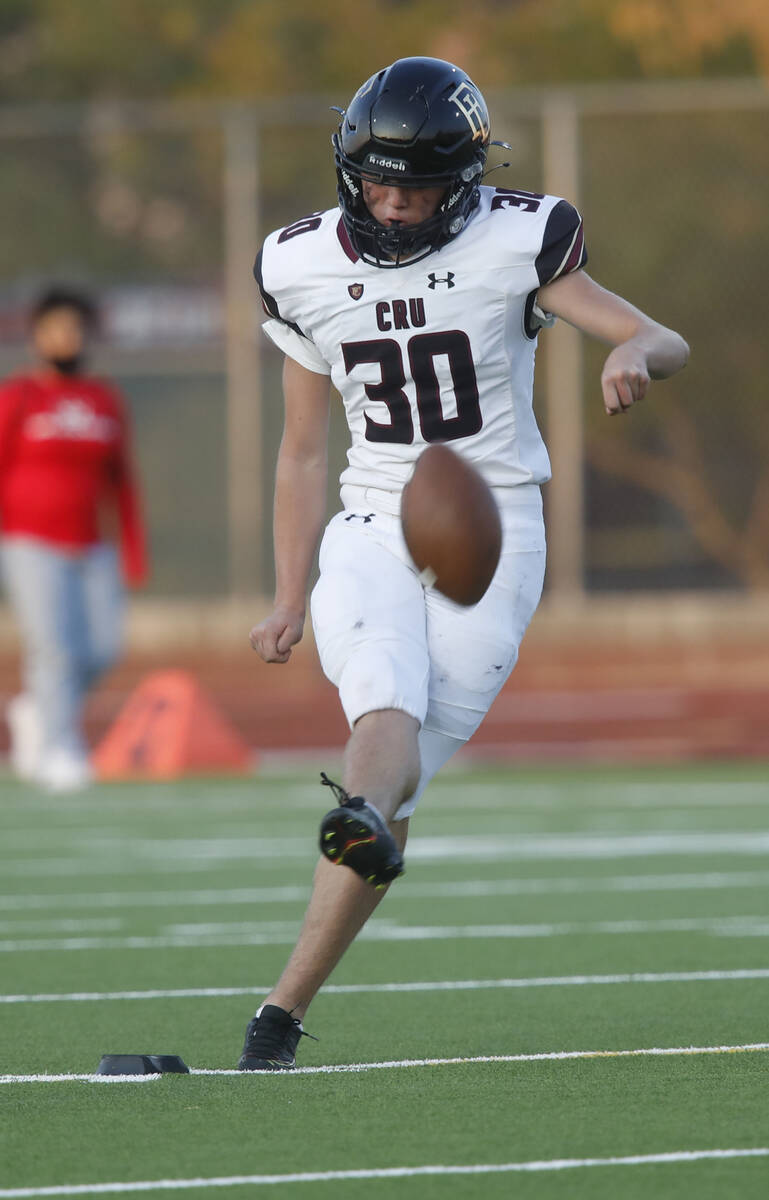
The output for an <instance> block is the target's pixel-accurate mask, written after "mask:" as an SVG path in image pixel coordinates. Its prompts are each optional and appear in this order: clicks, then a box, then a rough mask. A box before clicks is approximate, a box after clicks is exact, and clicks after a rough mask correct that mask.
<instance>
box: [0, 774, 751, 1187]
mask: <svg viewBox="0 0 769 1200" xmlns="http://www.w3.org/2000/svg"><path fill="white" fill-rule="evenodd" d="M325 765H326V766H327V769H329V770H331V764H330V763H329V764H325ZM0 789H1V792H0V794H1V795H2V801H1V802H0V870H1V871H2V886H0V892H1V893H2V895H0V952H1V953H0V969H1V970H2V983H1V984H0V991H1V992H2V993H3V995H2V996H0V1001H2V1005H1V1006H0V1029H1V1030H2V1032H1V1034H0V1073H2V1075H1V1076H0V1078H2V1083H1V1084H0V1104H1V1105H2V1116H0V1139H1V1140H2V1147H1V1149H0V1163H1V1164H2V1166H1V1168H0V1200H2V1198H5V1197H10V1196H22V1195H29V1196H37V1195H45V1194H49V1195H53V1194H55V1195H78V1194H91V1193H95V1194H103V1193H105V1192H106V1193H111V1192H113V1191H115V1192H122V1191H125V1192H127V1193H129V1194H132V1193H134V1192H136V1191H138V1190H139V1189H138V1188H137V1187H136V1186H132V1185H136V1184H137V1182H142V1183H143V1184H144V1186H143V1188H142V1189H141V1190H142V1191H143V1192H145V1193H146V1194H149V1195H152V1194H155V1193H157V1194H158V1195H160V1193H161V1188H160V1186H159V1185H160V1184H161V1183H162V1184H164V1188H167V1187H168V1186H169V1181H185V1180H186V1181H196V1185H195V1187H194V1188H193V1187H191V1186H189V1183H188V1185H187V1186H184V1185H182V1186H181V1187H180V1188H179V1189H178V1194H180V1195H190V1196H192V1195H196V1196H199V1195H201V1193H202V1192H203V1191H209V1192H213V1193H214V1194H216V1195H219V1194H223V1193H224V1194H234V1195H244V1194H246V1195H252V1194H253V1195H263V1194H269V1195H275V1196H276V1198H280V1200H282V1198H284V1197H285V1198H288V1197H305V1198H306V1200H328V1198H330V1197H332V1196H333V1197H335V1198H336V1197H340V1198H341V1200H344V1198H345V1197H349V1198H350V1200H353V1198H356V1197H359V1196H366V1197H369V1196H371V1197H373V1198H374V1200H376V1198H377V1197H385V1196H386V1197H390V1196H397V1197H398V1200H412V1198H417V1197H419V1198H420V1200H422V1198H432V1197H440V1198H441V1200H444V1198H446V1200H455V1198H457V1197H476V1196H478V1197H483V1198H484V1200H486V1198H487V1197H488V1198H489V1200H495V1198H497V1197H503V1196H504V1197H509V1196H512V1195H514V1196H516V1197H520V1198H521V1200H528V1198H529V1197H536V1198H537V1200H540V1198H541V1200H550V1198H551V1197H558V1198H559V1200H560V1198H564V1197H568V1198H569V1200H572V1198H575V1200H580V1198H582V1197H590V1198H591V1200H604V1198H606V1200H608V1198H609V1197H611V1198H612V1200H617V1198H620V1200H635V1198H640V1197H649V1196H652V1195H653V1196H655V1197H663V1198H666V1197H689V1196H696V1197H697V1198H698V1200H709V1198H711V1197H712V1198H714V1200H715V1198H716V1197H717V1198H719V1200H722V1198H724V1197H739V1200H752V1198H753V1197H761V1200H766V1197H767V1195H769V1051H767V1049H766V1044H767V1043H769V766H761V765H750V766H747V765H746V766H739V765H734V766H725V765H724V766H709V767H698V768H680V769H673V770H652V769H646V770H636V771H631V770H619V769H617V770H606V771H601V772H588V771H579V770H576V771H575V770H567V769H563V770H550V771H547V770H528V769H527V770H522V771H519V772H516V771H512V770H491V769H487V770H482V769H476V770H472V771H469V770H462V771H455V772H448V773H446V774H445V775H444V776H443V777H442V778H441V780H439V781H437V782H436V783H434V784H433V786H432V788H431V789H430V792H429V794H428V796H427V797H426V798H425V800H424V802H423V805H422V807H421V809H420V811H419V813H418V814H417V817H416V818H415V819H414V820H413V822H412V839H411V843H410V846H409V850H408V851H407V874H406V875H405V877H404V878H403V879H402V880H399V881H398V882H397V883H396V884H395V885H394V887H393V888H392V891H391V893H390V895H389V896H388V897H387V898H386V899H385V901H384V902H383V904H382V906H381V908H380V909H379V910H378V915H377V916H376V917H375V918H374V920H373V922H372V923H371V924H370V926H369V927H368V929H367V930H366V931H364V935H363V936H362V938H361V939H360V940H359V942H358V943H357V944H356V946H354V947H353V949H352V951H351V952H350V953H349V955H348V956H347V958H346V959H345V960H344V962H343V963H342V964H341V966H340V967H339V969H338V970H337V971H336V973H335V975H334V976H333V978H332V980H331V982H330V985H329V986H328V987H327V988H326V989H325V991H324V992H323V993H321V995H320V996H319V997H318V999H317V1000H316V1002H315V1004H314V1006H313V1008H312V1009H311V1011H310V1014H309V1015H308V1018H307V1020H306V1026H307V1028H308V1030H309V1031H310V1032H311V1033H313V1034H315V1035H316V1036H317V1037H318V1038H319V1041H317V1042H314V1041H310V1040H309V1039H302V1045H301V1046H300V1054H299V1057H300V1063H301V1066H302V1068H304V1070H303V1071H300V1072H297V1073H290V1074H280V1075H266V1076H265V1075H255V1076H249V1075H246V1076H242V1075H240V1076H239V1075H236V1074H230V1073H226V1072H230V1071H232V1068H233V1067H234V1065H235V1063H236V1061H237V1058H238V1055H239V1052H240V1048H241V1043H242V1038H243V1031H244V1028H245V1025H246V1023H247V1021H248V1019H249V1017H250V1016H251V1015H252V1014H253V1011H254V1008H255V1007H256V1005H257V1004H258V1002H259V995H260V994H263V993H264V992H265V991H266V990H267V988H268V987H269V985H270V984H271V983H272V982H273V981H274V979H275V976H276V974H277V973H278V971H279V969H280V967H281V966H282V963H283V961H284V959H285V957H286V955H287V953H288V951H289V949H290V946H291V944H292V942H293V939H294V936H295V934H296V931H297V928H298V922H299V919H300V917H301V914H302V911H303V907H304V901H305V898H306V895H307V883H308V879H309V876H310V874H311V870H312V865H313V861H314V837H315V827H316V824H317V819H318V817H319V816H320V815H321V814H322V812H323V811H324V808H325V806H326V796H325V794H324V792H323V791H322V789H320V787H318V786H317V783H316V776H315V774H314V772H313V771H312V770H310V769H308V770H307V771H302V772H301V773H300V772H295V773H293V774H291V775H285V776H281V775H278V774H272V775H270V776H265V777H262V778H260V779H256V780H254V781H247V782H244V781H236V782H232V781H218V780H217V781H205V782H203V781H197V780H194V781H185V782H184V783H180V784H169V785H152V786H143V787H134V786H127V785H126V786H112V787H99V788H94V789H93V790H91V791H90V792H88V793H83V794H79V795H76V796H71V797H66V798H54V797H48V796H43V795H41V794H38V793H36V792H34V791H31V790H29V789H27V788H24V787H21V786H18V785H16V784H14V783H12V782H10V781H8V780H2V781H0ZM653 1050H656V1051H660V1050H663V1051H672V1052H671V1053H649V1052H650V1051H653ZM616 1051H639V1052H640V1053H635V1054H614V1053H611V1052H616ZM166 1052H168V1053H177V1054H180V1055H182V1057H183V1058H184V1059H185V1060H186V1061H187V1062H188V1063H189V1064H190V1066H191V1067H193V1068H195V1069H197V1070H198V1071H201V1072H211V1073H200V1074H193V1075H192V1076H189V1077H188V1076H176V1077H174V1076H163V1077H154V1078H147V1079H141V1080H135V1081H125V1082H122V1081H117V1080H110V1081H94V1080H93V1079H92V1078H90V1077H89V1076H90V1075H91V1073H92V1072H93V1071H94V1070H95V1068H96V1066H97V1064H98V1062H99V1058H100V1056H101V1055H102V1054H103V1053H166ZM591 1052H609V1053H591ZM436 1060H437V1061H436ZM445 1060H449V1061H445ZM383 1064H386V1065H383ZM344 1065H347V1066H352V1065H354V1066H356V1067H357V1069H356V1070H354V1071H342V1070H335V1071H332V1070H324V1069H323V1068H328V1067H334V1066H336V1067H340V1066H344ZM308 1068H311V1069H310V1070H308ZM40 1075H47V1076H51V1077H52V1078H49V1079H42V1080H41V1079H40V1078H39V1076H40ZM61 1076H76V1077H78V1078H61ZM714 1151H721V1152H724V1153H723V1154H721V1155H714V1154H712V1153H709V1152H714ZM748 1151H758V1152H762V1153H754V1154H750V1153H745V1152H748ZM739 1152H742V1153H739ZM664 1156H670V1157H668V1158H667V1159H666V1158H665V1157H664ZM611 1159H629V1160H631V1161H629V1162H628V1161H626V1162H622V1163H610V1162H607V1161H606V1160H611ZM636 1159H641V1160H642V1161H640V1162H637V1161H632V1160H636ZM649 1159H651V1160H652V1161H648V1160H649ZM563 1160H570V1161H569V1162H568V1163H564V1161H563ZM596 1160H597V1161H596ZM655 1160H656V1161H655ZM426 1168H429V1169H426ZM468 1168H478V1170H476V1171H473V1172H471V1171H469V1170H468ZM275 1176H279V1177H285V1176H288V1177H289V1178H287V1179H286V1178H280V1179H278V1180H277V1181H276V1180H275V1179H274V1177H275ZM297 1176H299V1177H300V1178H296V1177H297ZM243 1177H247V1180H246V1181H245V1182H244V1180H243ZM105 1184H111V1185H121V1184H122V1185H125V1186H124V1187H120V1186H113V1187H111V1188H109V1189H107V1188H106V1187H101V1188H100V1187H99V1185H105ZM83 1185H94V1186H93V1187H92V1188H88V1187H87V1186H86V1187H84V1186H83ZM46 1189H48V1191H46Z"/></svg>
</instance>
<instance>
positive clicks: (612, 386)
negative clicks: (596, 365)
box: [601, 342, 650, 417]
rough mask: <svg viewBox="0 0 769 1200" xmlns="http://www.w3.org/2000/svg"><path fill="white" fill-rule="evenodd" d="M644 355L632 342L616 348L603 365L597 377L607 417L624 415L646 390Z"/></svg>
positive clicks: (647, 384) (646, 371)
mask: <svg viewBox="0 0 769 1200" xmlns="http://www.w3.org/2000/svg"><path fill="white" fill-rule="evenodd" d="M649 382H650V379H649V371H648V369H647V365H646V355H645V354H644V353H643V351H642V350H641V349H639V348H638V347H636V346H634V345H633V344H632V342H626V343H625V344H624V345H621V346H617V347H616V349H614V350H612V352H611V354H610V355H609V357H608V358H607V359H606V362H605V363H604V368H603V372H602V374H601V387H602V389H603V403H604V407H605V409H606V411H607V413H608V414H609V416H610V417H611V416H614V415H615V414H616V413H621V412H627V410H628V409H629V408H630V406H631V405H633V404H635V403H636V401H637V400H643V398H644V396H645V395H646V393H647V391H648V389H649Z"/></svg>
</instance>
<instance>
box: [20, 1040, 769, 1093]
mask: <svg viewBox="0 0 769 1200" xmlns="http://www.w3.org/2000/svg"><path fill="white" fill-rule="evenodd" d="M767 1050H769V1042H748V1043H746V1044H744V1045H739V1046H652V1047H650V1048H647V1049H643V1050H551V1051H547V1052H545V1053H540V1054H479V1055H476V1056H474V1057H472V1058H402V1059H393V1060H390V1061H387V1062H368V1063H334V1064H331V1065H330V1066H325V1067H295V1068H294V1069H293V1070H292V1071H266V1072H258V1075H259V1078H260V1079H276V1078H283V1079H285V1078H289V1077H291V1078H293V1077H294V1076H296V1075H338V1074H345V1073H350V1072H352V1073H360V1072H363V1071H389V1070H397V1069H399V1068H401V1069H405V1068H413V1067H455V1066H477V1065H479V1064H482V1063H483V1064H485V1063H524V1062H566V1061H570V1060H574V1059H585V1058H679V1057H681V1056H683V1055H692V1056H693V1055H698V1054H755V1053H764V1052H766V1051H767ZM190 1074H191V1075H219V1076H225V1075H226V1076H235V1077H236V1078H240V1079H242V1078H246V1077H248V1074H249V1073H248V1072H247V1071H246V1072H243V1071H238V1070H236V1069H226V1070H216V1069H213V1068H210V1069H209V1068H206V1067H194V1068H192V1070H191V1071H190ZM175 1078H177V1079H178V1078H180V1076H178V1075H177V1076H175ZM153 1079H162V1075H94V1074H91V1075H81V1074H65V1075H0V1084H2V1083H11V1084H13V1083H101V1084H104V1083H107V1084H110V1083H116V1082H117V1083H137V1082H138V1083H146V1082H148V1081H150V1080H153Z"/></svg>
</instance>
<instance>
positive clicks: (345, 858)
mask: <svg viewBox="0 0 769 1200" xmlns="http://www.w3.org/2000/svg"><path fill="white" fill-rule="evenodd" d="M320 778H321V781H322V782H323V784H325V786H326V787H330V788H333V790H334V794H335V795H336V797H337V799H338V800H339V808H332V810H331V812H329V813H326V815H325V817H324V818H323V820H322V821H321V823H320V849H321V853H323V854H325V856H326V858H327V859H328V860H329V862H332V863H334V864H335V865H339V866H345V867H350V868H351V869H352V870H353V871H355V873H356V875H360V877H361V879H365V881H366V883H370V884H372V885H373V886H374V887H375V888H385V887H387V885H388V884H390V883H392V881H393V879H397V878H398V876H399V875H402V874H403V871H404V866H403V859H402V857H401V854H400V851H399V850H398V847H397V846H396V844H395V838H394V837H393V835H392V834H391V833H390V830H389V829H388V828H387V825H386V824H385V822H384V821H383V820H382V818H381V817H380V815H379V813H378V812H377V811H376V809H375V808H372V807H371V805H370V804H367V803H366V801H365V800H364V799H363V797H362V796H348V794H347V792H346V791H345V790H344V788H342V787H340V786H339V784H338V783H332V782H331V780H330V779H329V778H328V776H327V775H325V774H324V773H323V772H321V776H320Z"/></svg>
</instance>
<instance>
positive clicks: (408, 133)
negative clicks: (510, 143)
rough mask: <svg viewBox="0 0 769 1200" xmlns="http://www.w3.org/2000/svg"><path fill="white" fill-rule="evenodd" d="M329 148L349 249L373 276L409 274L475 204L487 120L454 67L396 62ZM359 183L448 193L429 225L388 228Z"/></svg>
mask: <svg viewBox="0 0 769 1200" xmlns="http://www.w3.org/2000/svg"><path fill="white" fill-rule="evenodd" d="M332 143H333V146H334V160H335V163H336V174H337V182H338V196H339V206H340V208H341V210H342V216H343V218H344V223H345V227H346V229H347V233H348V235H349V237H350V241H351V242H352V244H353V246H354V247H355V250H356V251H357V253H358V254H359V255H360V257H361V258H362V259H363V260H364V262H367V263H371V264H372V265H374V266H377V267H403V266H410V265H411V264H412V263H414V262H418V261H419V260H420V259H422V258H425V257H426V256H427V255H428V254H431V253H432V252H433V250H437V249H438V248H439V247H440V246H444V245H445V244H446V242H448V241H450V240H451V239H452V238H453V237H456V235H457V234H458V233H459V232H460V231H461V230H462V229H463V228H464V226H465V224H466V222H467V218H468V217H469V215H470V213H471V212H472V211H473V209H474V208H475V206H476V205H477V203H478V198H479V192H478V188H479V184H480V181H481V176H482V174H483V168H484V165H485V162H486V153H487V150H488V146H489V114H488V110H487V108H486V102H485V100H484V99H483V96H482V95H481V93H480V91H479V90H478V88H477V87H476V86H475V84H474V83H473V82H472V80H471V79H469V78H468V76H467V75H466V74H465V72H464V71H462V70H460V68H459V67H455V66H454V65H453V64H452V63H449V62H444V61H443V60H442V59H440V58H399V59H398V60H397V62H394V63H393V64H392V66H390V67H386V68H385V69H384V70H383V71H377V73H376V74H375V75H372V76H371V78H370V79H368V80H367V81H366V83H364V84H363V86H362V87H361V88H359V89H358V91H357V92H356V93H355V95H354V96H353V98H352V100H351V101H350V106H349V108H348V109H347V111H346V112H344V113H342V120H341V122H340V124H339V129H338V130H337V132H336V133H335V134H334V136H333V138H332ZM363 180H370V181H371V182H373V183H380V184H387V185H389V186H398V187H438V186H440V187H444V188H445V192H444V195H443V198H442V200H441V202H440V205H439V207H438V211H437V212H436V213H435V215H434V216H432V217H429V218H428V219H427V220H426V221H420V222H419V224H417V225H394V226H385V225H381V224H380V223H379V222H378V221H375V220H374V218H373V217H372V215H371V213H370V212H369V210H368V208H367V207H366V204H365V202H364V199H363V187H362V181H363Z"/></svg>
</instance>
